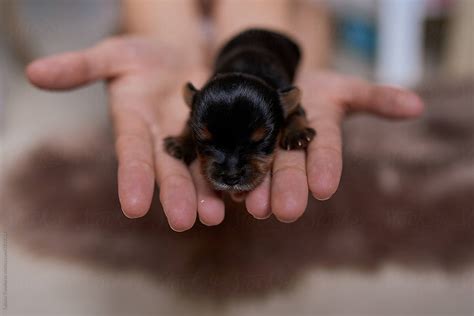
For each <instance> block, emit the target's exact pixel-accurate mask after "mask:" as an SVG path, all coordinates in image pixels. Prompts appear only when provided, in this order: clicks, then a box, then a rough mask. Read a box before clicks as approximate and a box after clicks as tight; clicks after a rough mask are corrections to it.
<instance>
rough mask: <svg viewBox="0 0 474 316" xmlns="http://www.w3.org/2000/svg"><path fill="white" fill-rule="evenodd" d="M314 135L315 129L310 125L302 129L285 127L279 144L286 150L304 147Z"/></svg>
mask: <svg viewBox="0 0 474 316" xmlns="http://www.w3.org/2000/svg"><path fill="white" fill-rule="evenodd" d="M314 136H316V131H315V130H314V129H312V128H311V127H305V128H304V129H291V128H288V129H285V130H284V132H283V134H282V137H281V139H280V146H281V147H282V148H283V149H286V150H295V149H296V150H297V149H306V148H307V147H308V145H309V143H310V142H311V141H312V140H313V138H314Z"/></svg>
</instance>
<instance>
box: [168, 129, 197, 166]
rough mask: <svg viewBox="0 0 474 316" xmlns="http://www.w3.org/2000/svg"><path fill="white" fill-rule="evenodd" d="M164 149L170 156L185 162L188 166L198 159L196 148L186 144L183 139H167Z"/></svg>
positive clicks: (171, 137) (170, 137)
mask: <svg viewBox="0 0 474 316" xmlns="http://www.w3.org/2000/svg"><path fill="white" fill-rule="evenodd" d="M164 147H165V150H166V152H167V153H168V154H170V155H171V156H173V157H175V158H176V159H179V160H182V161H184V162H185V163H186V164H187V165H189V164H190V163H191V162H192V161H193V160H194V159H196V152H195V151H194V148H193V147H192V146H189V145H188V144H186V143H185V142H184V141H183V140H182V138H181V137H173V136H169V137H166V138H165V139H164Z"/></svg>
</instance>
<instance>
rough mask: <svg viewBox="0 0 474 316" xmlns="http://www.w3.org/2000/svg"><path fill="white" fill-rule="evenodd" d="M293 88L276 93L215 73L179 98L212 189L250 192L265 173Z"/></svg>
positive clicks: (295, 99)
mask: <svg viewBox="0 0 474 316" xmlns="http://www.w3.org/2000/svg"><path fill="white" fill-rule="evenodd" d="M299 95H300V93H299V90H298V89H297V88H289V89H287V90H285V91H277V90H276V89H273V88H272V87H270V86H269V85H267V84H266V83H265V82H263V81H262V80H260V79H258V78H256V77H253V76H248V75H243V74H228V75H218V76H216V77H215V78H214V79H212V80H211V81H209V82H208V83H207V84H206V86H204V87H203V89H202V90H197V89H196V88H194V86H193V85H192V84H190V83H188V84H186V86H185V88H184V98H185V101H186V103H187V104H188V105H189V106H190V107H191V128H192V132H193V136H194V140H195V142H196V148H197V152H198V156H199V160H200V164H201V170H202V173H203V174H204V176H205V177H206V178H207V179H208V180H209V182H210V183H211V184H212V186H213V187H214V188H215V189H217V190H225V191H250V190H252V189H254V188H255V187H256V186H257V185H258V184H260V183H261V182H262V181H263V178H264V177H265V175H266V173H267V172H268V171H269V170H270V168H271V165H272V160H273V153H274V150H275V147H276V144H277V138H278V133H279V132H280V129H281V127H282V124H283V122H284V119H285V117H286V116H287V115H288V114H289V113H290V112H291V111H292V109H293V108H295V107H296V105H297V104H298V103H299Z"/></svg>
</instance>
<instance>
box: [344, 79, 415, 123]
mask: <svg viewBox="0 0 474 316" xmlns="http://www.w3.org/2000/svg"><path fill="white" fill-rule="evenodd" d="M341 89H343V90H344V91H345V93H342V94H341V95H343V96H344V99H343V100H342V101H343V104H344V105H345V106H346V108H347V109H348V110H351V111H367V112H370V113H374V114H378V115H382V116H385V117H389V118H410V117H416V116H418V115H420V114H421V113H422V112H423V107H424V106H423V101H422V100H421V99H420V98H419V97H418V96H417V95H416V94H414V93H413V92H410V91H408V90H405V89H400V88H395V87H389V86H381V85H379V86H377V85H372V84H370V83H368V82H366V81H363V80H360V79H348V80H346V84H345V85H342V87H341Z"/></svg>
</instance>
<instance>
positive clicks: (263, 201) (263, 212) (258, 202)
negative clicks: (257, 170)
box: [245, 173, 272, 219]
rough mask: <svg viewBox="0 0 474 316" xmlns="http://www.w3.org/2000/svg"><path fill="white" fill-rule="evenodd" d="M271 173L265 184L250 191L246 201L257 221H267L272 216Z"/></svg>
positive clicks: (248, 208)
mask: <svg viewBox="0 0 474 316" xmlns="http://www.w3.org/2000/svg"><path fill="white" fill-rule="evenodd" d="M270 190H271V180H270V173H268V174H267V175H266V176H265V179H264V180H263V182H262V183H261V184H260V185H259V186H258V187H256V188H255V189H254V190H252V191H250V192H249V194H248V195H247V198H246V200H245V206H246V207H247V210H248V212H249V213H250V214H252V216H253V217H255V218H256V219H266V218H269V217H270V216H271V215H272V211H271V208H270Z"/></svg>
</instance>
